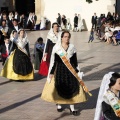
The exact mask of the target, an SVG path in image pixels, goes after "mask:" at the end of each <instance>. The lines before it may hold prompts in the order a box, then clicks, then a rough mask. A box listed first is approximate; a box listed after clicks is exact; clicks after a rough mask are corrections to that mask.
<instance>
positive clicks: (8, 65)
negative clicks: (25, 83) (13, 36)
mask: <svg viewBox="0 0 120 120" xmlns="http://www.w3.org/2000/svg"><path fill="white" fill-rule="evenodd" d="M14 53H15V51H14V52H13V53H12V54H11V55H10V56H9V58H8V59H7V60H6V62H5V65H4V67H3V68H2V71H1V73H0V76H2V77H5V78H8V79H11V80H33V79H34V72H33V71H32V72H31V73H30V74H28V75H26V76H22V75H18V74H16V73H15V72H14V70H13V56H14Z"/></svg>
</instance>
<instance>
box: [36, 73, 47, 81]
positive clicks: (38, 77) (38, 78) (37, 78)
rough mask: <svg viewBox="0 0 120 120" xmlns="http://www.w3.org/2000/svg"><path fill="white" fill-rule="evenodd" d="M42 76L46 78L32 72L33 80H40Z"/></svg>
mask: <svg viewBox="0 0 120 120" xmlns="http://www.w3.org/2000/svg"><path fill="white" fill-rule="evenodd" d="M43 78H46V77H45V76H42V75H40V74H38V73H34V81H38V80H42V79H43Z"/></svg>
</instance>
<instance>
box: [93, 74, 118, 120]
mask: <svg viewBox="0 0 120 120" xmlns="http://www.w3.org/2000/svg"><path fill="white" fill-rule="evenodd" d="M119 92H120V74H118V73H115V72H109V73H108V74H105V76H104V77H103V80H102V83H101V86H100V90H99V95H98V100H97V105H96V111H95V117H94V120H120V94H119Z"/></svg>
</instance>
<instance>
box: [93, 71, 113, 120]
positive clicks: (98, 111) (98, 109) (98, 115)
mask: <svg viewBox="0 0 120 120" xmlns="http://www.w3.org/2000/svg"><path fill="white" fill-rule="evenodd" d="M113 73H114V72H109V73H108V74H105V75H104V77H103V80H102V83H101V86H100V90H99V94H98V100H97V105H96V110H95V117H94V120H100V118H101V116H102V104H101V103H102V102H103V96H104V94H105V92H106V91H107V89H108V88H109V83H110V78H111V77H112V74H113Z"/></svg>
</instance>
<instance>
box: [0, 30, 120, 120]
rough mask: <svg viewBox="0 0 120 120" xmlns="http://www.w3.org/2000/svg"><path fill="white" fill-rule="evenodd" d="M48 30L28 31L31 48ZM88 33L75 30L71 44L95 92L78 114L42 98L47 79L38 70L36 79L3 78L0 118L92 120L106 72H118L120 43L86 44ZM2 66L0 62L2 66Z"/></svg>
mask: <svg viewBox="0 0 120 120" xmlns="http://www.w3.org/2000/svg"><path fill="white" fill-rule="evenodd" d="M47 33H48V31H42V32H40V31H36V32H35V31H32V32H30V31H28V37H29V40H30V51H31V54H33V46H34V43H35V41H36V39H37V38H38V37H39V36H41V37H43V38H44V40H45V38H46V35H47ZM88 38H89V32H76V33H73V32H72V38H71V43H73V44H75V46H76V48H77V51H78V54H77V56H78V62H79V64H80V66H81V71H83V72H84V73H85V77H84V81H85V83H86V85H87V86H88V88H89V90H90V91H91V93H92V94H93V96H92V97H88V98H89V99H88V102H86V103H82V104H77V105H76V108H78V109H79V115H78V116H73V115H71V114H70V111H69V109H68V108H69V106H68V105H66V106H64V108H65V110H64V111H63V112H62V113H58V112H57V111H56V105H55V104H53V103H48V102H45V101H43V100H41V99H40V96H41V93H42V89H43V87H44V84H45V82H46V78H43V77H42V76H39V75H38V74H37V71H35V79H34V81H29V82H15V81H9V80H8V79H6V78H2V77H0V120H93V118H94V112H95V105H96V100H97V94H98V90H99V86H100V83H101V79H102V77H103V75H104V74H105V73H107V72H109V71H116V72H119V68H120V61H119V60H120V52H119V50H120V46H112V45H108V44H106V43H104V42H100V41H99V40H97V39H95V40H94V41H93V43H87V41H88ZM1 68H2V65H1V63H0V69H1Z"/></svg>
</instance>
